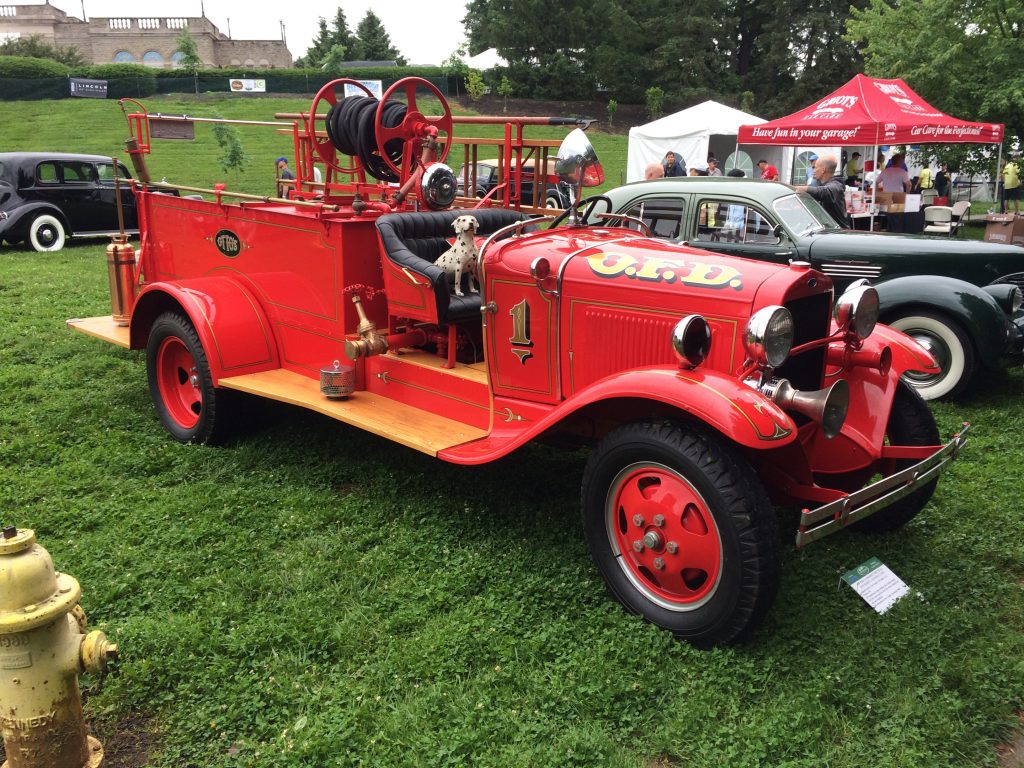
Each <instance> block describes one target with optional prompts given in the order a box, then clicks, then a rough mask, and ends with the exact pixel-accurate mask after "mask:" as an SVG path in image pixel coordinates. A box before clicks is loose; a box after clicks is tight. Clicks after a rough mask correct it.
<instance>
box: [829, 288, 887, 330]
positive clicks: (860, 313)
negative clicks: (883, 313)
mask: <svg viewBox="0 0 1024 768" xmlns="http://www.w3.org/2000/svg"><path fill="white" fill-rule="evenodd" d="M878 307H879V303H878V291H876V290H875V289H874V288H872V287H871V286H870V285H857V286H854V287H851V288H847V289H846V292H845V293H843V295H842V296H840V297H839V298H838V299H836V306H835V310H834V314H835V318H836V324H837V325H838V326H839V328H840V330H842V331H843V332H853V333H855V334H857V338H858V339H866V338H867V337H868V336H870V335H871V332H872V331H873V330H875V324H876V323H877V322H878V312H879V308H878Z"/></svg>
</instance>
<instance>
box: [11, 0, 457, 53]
mask: <svg viewBox="0 0 1024 768" xmlns="http://www.w3.org/2000/svg"><path fill="white" fill-rule="evenodd" d="M15 1H16V2H18V1H20V3H22V4H26V5H35V4H37V3H34V2H33V1H32V0H15ZM84 2H85V13H86V15H87V16H88V17H89V18H92V17H93V16H99V17H110V16H126V17H136V18H137V17H147V16H148V17H167V16H170V17H181V16H186V17H195V16H199V15H200V0H173V1H172V0H158V1H157V2H153V1H152V0H147V1H145V2H140V1H139V0H84ZM38 4H41V3H38ZM50 4H51V5H54V6H56V7H58V8H60V9H61V10H62V11H64V12H65V13H67V14H69V15H71V16H75V17H77V18H81V17H82V0H51V3H50ZM371 5H373V6H374V8H373V12H374V13H376V14H377V16H379V17H380V20H381V21H382V22H383V23H384V28H385V29H386V30H387V32H388V34H389V35H390V36H391V43H392V44H393V45H394V46H395V47H396V48H397V49H398V51H399V52H400V53H401V54H402V55H403V56H405V58H407V59H408V60H409V63H410V64H440V63H441V61H443V60H444V59H446V58H448V56H449V54H451V53H452V51H454V50H455V49H456V48H457V47H458V46H459V45H460V44H461V43H462V42H463V40H464V38H465V32H464V28H463V26H462V17H463V16H465V15H466V0H433V2H430V3H419V2H417V3H413V2H410V0H397V1H396V0H390V1H389V2H384V3H382V2H374V3H371V2H370V1H369V0H345V1H344V2H330V0H327V2H324V0H319V1H318V2H313V0H283V1H282V0H275V2H266V3H259V2H253V0H202V6H203V8H205V11H206V18H208V19H210V21H212V22H213V23H214V24H216V25H217V26H218V27H219V28H220V30H221V31H222V32H224V33H225V34H227V31H228V19H230V20H231V36H232V37H234V38H236V39H242V40H267V39H269V40H278V39H280V37H281V27H280V23H279V22H284V27H285V38H286V40H287V41H288V50H290V51H291V52H292V56H294V57H296V58H298V57H299V56H302V55H304V54H305V53H306V49H307V48H309V44H310V42H311V41H312V40H313V36H314V35H315V34H316V31H317V19H318V18H319V17H320V16H323V17H324V18H326V19H327V22H328V23H330V21H331V19H333V18H334V14H335V12H336V11H337V9H338V8H339V7H340V8H341V9H342V10H344V11H345V19H346V20H347V21H348V26H349V29H350V30H351V31H353V32H355V29H356V25H357V24H359V22H360V21H361V20H362V18H363V16H365V15H366V11H367V9H369V8H370V6H371Z"/></svg>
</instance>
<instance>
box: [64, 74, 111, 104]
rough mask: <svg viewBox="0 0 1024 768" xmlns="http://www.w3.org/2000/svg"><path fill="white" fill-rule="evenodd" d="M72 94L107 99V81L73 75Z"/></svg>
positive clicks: (87, 97) (86, 97)
mask: <svg viewBox="0 0 1024 768" xmlns="http://www.w3.org/2000/svg"><path fill="white" fill-rule="evenodd" d="M71 95H72V96H81V97H82V98H84V99H105V98H107V81H106V80H86V79H85V78H84V77H72V78H71Z"/></svg>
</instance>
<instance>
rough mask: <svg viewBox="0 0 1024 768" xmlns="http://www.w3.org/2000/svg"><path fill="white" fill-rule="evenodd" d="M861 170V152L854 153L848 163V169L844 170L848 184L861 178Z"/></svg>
mask: <svg viewBox="0 0 1024 768" xmlns="http://www.w3.org/2000/svg"><path fill="white" fill-rule="evenodd" d="M860 168H861V166H860V152H854V153H853V154H852V155H850V160H849V162H847V163H846V168H845V169H844V171H845V173H844V175H845V176H846V183H847V184H849V183H850V179H856V178H857V177H858V176H860Z"/></svg>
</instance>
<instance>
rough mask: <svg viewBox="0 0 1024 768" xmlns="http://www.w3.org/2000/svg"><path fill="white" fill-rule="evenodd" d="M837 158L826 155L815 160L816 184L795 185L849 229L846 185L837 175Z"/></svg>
mask: <svg viewBox="0 0 1024 768" xmlns="http://www.w3.org/2000/svg"><path fill="white" fill-rule="evenodd" d="M837 164H838V163H837V162H836V158H835V156H834V155H824V156H822V157H819V158H818V159H817V160H815V161H814V169H813V171H812V173H813V174H814V179H815V181H817V182H818V183H817V184H816V185H815V186H811V185H809V184H808V185H801V186H796V187H793V189H795V190H796V191H797V192H806V193H807V194H809V195H810V196H811V197H813V198H814V199H815V200H817V201H818V202H819V203H821V207H822V208H824V209H825V212H826V213H827V214H828V215H829V216H831V217H832V218H833V219H835V220H836V223H837V224H839V226H840V227H843V228H844V229H849V227H850V219H849V218H848V217H847V215H846V185H844V184H843V182H841V181H840V180H839V178H838V177H837V176H836V165H837Z"/></svg>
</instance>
